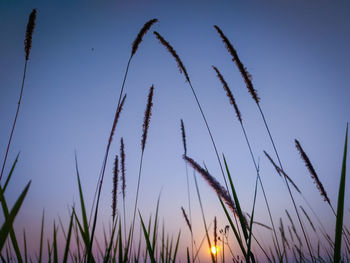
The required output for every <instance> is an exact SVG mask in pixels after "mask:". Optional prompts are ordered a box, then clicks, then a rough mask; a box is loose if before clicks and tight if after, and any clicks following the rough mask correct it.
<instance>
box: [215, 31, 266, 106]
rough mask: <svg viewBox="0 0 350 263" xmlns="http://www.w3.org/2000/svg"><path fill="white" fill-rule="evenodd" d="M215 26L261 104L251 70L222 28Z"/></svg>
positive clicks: (253, 96) (249, 87)
mask: <svg viewBox="0 0 350 263" xmlns="http://www.w3.org/2000/svg"><path fill="white" fill-rule="evenodd" d="M214 28H215V29H216V31H218V33H219V35H220V37H221V39H222V41H223V42H224V44H225V46H226V48H227V50H228V52H229V53H230V54H231V56H232V61H233V62H235V63H236V66H237V68H238V70H239V72H240V73H241V75H242V77H243V79H244V82H245V84H246V86H247V89H248V91H249V93H250V95H251V96H252V98H253V99H254V100H255V102H256V103H257V104H259V101H260V98H259V96H258V94H257V92H256V90H255V89H254V87H253V83H252V76H251V75H250V74H249V72H248V71H247V69H246V67H244V65H243V64H242V62H241V60H240V59H239V57H238V54H237V52H236V50H235V49H234V47H233V45H232V44H231V42H230V41H229V40H228V38H227V37H226V36H225V35H224V33H223V32H222V30H221V29H220V28H219V27H218V26H216V25H215V26H214Z"/></svg>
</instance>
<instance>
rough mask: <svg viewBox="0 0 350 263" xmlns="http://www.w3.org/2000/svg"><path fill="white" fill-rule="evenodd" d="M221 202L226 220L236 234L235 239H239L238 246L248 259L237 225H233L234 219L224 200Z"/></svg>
mask: <svg viewBox="0 0 350 263" xmlns="http://www.w3.org/2000/svg"><path fill="white" fill-rule="evenodd" d="M219 200H220V203H221V206H222V208H223V209H224V212H225V215H226V218H227V220H228V222H229V223H230V226H231V228H232V230H233V233H234V235H235V237H236V239H237V242H238V245H239V247H240V249H241V251H242V253H243V256H244V257H245V258H246V257H247V252H246V250H245V248H244V245H243V242H242V239H241V238H240V237H239V234H238V231H237V229H236V227H235V225H234V223H233V221H232V219H231V217H230V214H229V213H228V211H227V209H226V207H225V205H224V203H223V202H222V200H221V199H220V198H219Z"/></svg>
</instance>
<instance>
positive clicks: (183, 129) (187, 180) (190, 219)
mask: <svg viewBox="0 0 350 263" xmlns="http://www.w3.org/2000/svg"><path fill="white" fill-rule="evenodd" d="M180 127H181V137H182V144H183V148H184V155H187V143H186V132H185V125H184V122H183V120H182V119H181V121H180ZM185 167H186V185H187V199H188V212H189V223H190V225H192V211H191V210H192V209H191V192H190V182H189V178H188V177H189V176H188V168H187V163H186V164H185ZM184 211H185V210H183V212H184ZM191 256H192V262H194V254H193V232H192V230H191Z"/></svg>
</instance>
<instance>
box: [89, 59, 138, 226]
mask: <svg viewBox="0 0 350 263" xmlns="http://www.w3.org/2000/svg"><path fill="white" fill-rule="evenodd" d="M132 57H133V55H131V56H130V58H129V61H128V64H127V66H126V70H125V74H124V79H123V84H122V88H121V90H120V94H119V98H118V104H117V111H118V109H119V107H120V103H121V98H122V95H123V91H124V86H125V81H126V77H127V75H128V71H129V66H130V62H131V59H132ZM109 147H110V142H109V140H108V143H107V150H106V153H105V156H104V159H103V163H102V168H101V172H100V176H99V177H98V180H97V185H96V190H95V194H94V199H93V201H92V207H91V213H90V218H89V225H90V222H91V216H92V211H93V208H94V206H95V201H96V196H97V191H98V187H99V186H98V185H99V182H100V180H101V178H102V177H103V174H104V168H105V167H106V163H107V158H108V152H109Z"/></svg>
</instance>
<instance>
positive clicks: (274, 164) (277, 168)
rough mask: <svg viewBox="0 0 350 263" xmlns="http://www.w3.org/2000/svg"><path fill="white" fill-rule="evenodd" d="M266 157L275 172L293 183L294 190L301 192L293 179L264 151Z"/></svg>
mask: <svg viewBox="0 0 350 263" xmlns="http://www.w3.org/2000/svg"><path fill="white" fill-rule="evenodd" d="M264 153H265V155H266V157H267V158H268V159H269V160H270V162H271V164H272V165H273V167H275V169H276V171H277V173H278V174H279V176H281V174H282V175H283V176H284V177H285V178H286V179H287V180H288V181H289V182H290V183H291V184H292V185H293V187H294V188H295V190H297V192H298V193H299V194H301V191H300V190H299V188H298V186H297V185H296V184H295V183H294V181H293V180H292V179H291V178H290V177H289V176H288V175H287V174H286V172H285V171H284V170H282V168H280V167H279V166H278V165H277V164H276V163H275V162H274V161H273V160H272V158H271V156H270V155H269V154H268V153H267V152H266V151H264Z"/></svg>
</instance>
